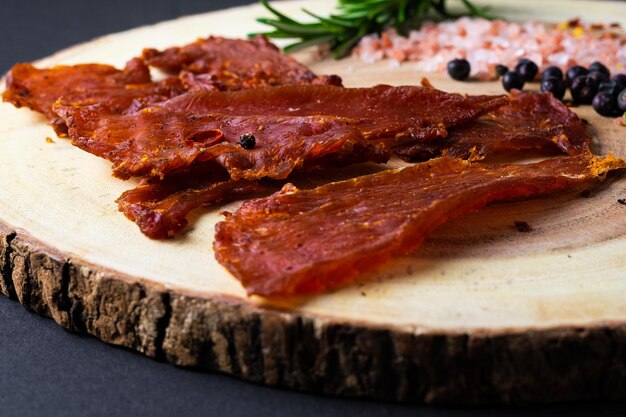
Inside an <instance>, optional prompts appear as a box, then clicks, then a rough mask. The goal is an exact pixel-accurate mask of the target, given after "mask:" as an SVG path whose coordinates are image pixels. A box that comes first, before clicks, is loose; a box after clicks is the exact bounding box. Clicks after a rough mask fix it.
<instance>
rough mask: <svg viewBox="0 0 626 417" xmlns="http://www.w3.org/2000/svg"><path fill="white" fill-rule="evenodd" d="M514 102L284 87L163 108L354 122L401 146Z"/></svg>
mask: <svg viewBox="0 0 626 417" xmlns="http://www.w3.org/2000/svg"><path fill="white" fill-rule="evenodd" d="M507 102H508V98H507V97H506V96H463V95H460V94H449V93H446V92H443V91H439V90H436V89H434V88H431V87H418V86H402V87H392V86H388V85H378V86H375V87H369V88H340V87H335V86H328V85H325V86H311V85H299V86H284V87H273V88H257V89H252V90H241V91H228V92H220V91H201V90H194V91H190V92H188V93H186V94H183V95H180V96H178V97H175V98H173V99H172V100H168V101H167V102H164V103H161V104H160V105H161V106H164V107H169V108H172V109H177V110H186V111H189V112H192V113H196V114H206V113H220V114H236V115H256V114H264V115H277V116H287V115H289V116H314V115H322V116H332V117H340V118H347V119H350V120H352V121H353V124H354V125H355V126H356V127H358V129H359V130H360V131H361V133H362V134H363V135H364V136H365V138H366V139H368V140H383V139H388V140H389V141H390V142H391V143H392V144H394V145H397V144H400V143H405V142H407V141H428V140H433V139H436V138H443V137H446V136H447V135H448V129H450V128H454V127H457V126H462V125H464V124H467V123H469V122H471V121H472V120H474V119H476V118H478V117H479V116H481V115H483V114H485V113H488V112H490V111H492V110H494V109H496V108H498V107H500V106H502V105H504V104H505V103H507Z"/></svg>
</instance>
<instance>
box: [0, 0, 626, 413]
mask: <svg viewBox="0 0 626 417" xmlns="http://www.w3.org/2000/svg"><path fill="white" fill-rule="evenodd" d="M250 2H251V1H250V0H238V1H215V0H178V1H176V0H162V1H157V0H155V1H124V0H108V1H99V2H95V1H88V0H63V1H54V0H49V1H42V0H0V72H2V73H4V72H6V71H7V70H8V69H9V68H10V67H11V65H13V64H14V63H15V62H18V61H32V60H35V59H38V58H41V57H44V56H47V55H49V54H51V53H53V52H55V51H57V50H59V49H62V48H66V47H68V46H71V45H73V44H75V43H79V42H84V41H87V40H89V39H91V38H93V37H96V36H100V35H104V34H107V33H111V32H116V31H120V30H125V29H130V28H132V27H135V26H138V25H144V24H149V23H154V22H158V21H161V20H167V19H172V18H175V17H178V16H181V15H186V14H193V13H200V12H206V11H210V10H216V9H220V8H225V7H230V6H236V5H241V4H247V3H250ZM209 30H210V28H207V32H208V31H209ZM0 198H2V194H1V190H0ZM56 415H59V416H64V415H67V416H116V415H129V416H130V415H137V416H178V415H180V416H196V415H198V416H199V415H223V416H290V417H291V416H293V417H305V416H316V417H323V416H348V415H356V416H425V417H428V416H433V417H434V416H448V417H455V416H459V417H461V416H499V415H505V416H556V415H563V416H566V415H567V416H582V415H615V416H618V415H621V416H626V404H599V403H591V404H589V403H587V404H565V405H552V406H546V407H532V408H521V409H520V408H517V409H501V408H500V409H493V408H483V409H476V408H474V409H458V408H441V407H430V406H420V405H399V404H388V403H375V402H370V401H360V400H346V399H337V398H325V397H319V396H313V395H308V394H301V393H296V392H291V391H285V390H278V389H272V388H266V387H261V386H256V385H252V384H249V383H246V382H242V381H239V380H236V379H234V378H231V377H229V376H225V375H220V374H209V373H200V372H196V371H193V370H188V369H181V368H177V367H174V366H172V365H169V364H166V363H160V362H156V361H153V360H150V359H147V358H145V357H143V356H142V355H140V354H138V353H134V352H131V351H128V350H125V349H120V348H117V347H113V346H109V345H106V344H104V343H102V342H100V341H98V340H96V339H94V338H91V337H84V336H77V335H75V334H70V333H68V332H66V331H64V330H63V329H62V328H60V327H59V326H58V325H56V324H55V323H54V322H52V320H49V319H45V318H41V317H39V316H36V315H34V314H32V313H30V312H28V311H26V310H25V309H24V308H22V307H21V306H20V305H19V304H18V303H17V302H15V301H11V300H8V299H6V298H4V297H1V296H0V416H2V417H5V416H7V417H8V416H25V417H26V416H56Z"/></svg>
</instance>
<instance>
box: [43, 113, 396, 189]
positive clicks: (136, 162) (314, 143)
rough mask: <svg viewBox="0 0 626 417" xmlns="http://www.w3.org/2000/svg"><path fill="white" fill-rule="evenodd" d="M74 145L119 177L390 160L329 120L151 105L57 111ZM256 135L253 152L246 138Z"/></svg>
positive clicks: (263, 173)
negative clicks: (215, 166)
mask: <svg viewBox="0 0 626 417" xmlns="http://www.w3.org/2000/svg"><path fill="white" fill-rule="evenodd" d="M55 109H56V111H57V113H58V114H59V115H60V116H61V117H62V118H63V120H64V121H65V122H66V123H67V125H68V127H69V136H70V138H72V143H73V144H74V145H76V146H78V147H80V148H81V149H83V150H85V151H87V152H90V153H92V154H94V155H97V156H100V157H102V158H106V159H108V160H109V161H111V162H113V174H114V175H115V176H117V177H119V178H123V179H127V178H130V177H132V176H136V177H141V176H153V177H164V176H166V175H168V174H170V173H172V172H175V171H177V170H180V169H185V168H188V167H190V166H193V165H196V164H198V163H201V162H206V161H209V160H215V161H216V162H217V163H219V164H220V165H222V166H223V167H224V168H226V170H227V171H228V172H229V173H230V175H231V177H232V178H233V179H235V180H236V179H242V178H243V179H259V178H264V177H270V178H276V179H280V178H285V177H286V176H287V175H289V174H290V173H291V172H292V171H293V170H294V169H298V168H301V167H306V166H309V165H314V164H315V163H316V162H320V161H325V160H327V159H328V158H330V157H332V158H334V159H336V160H341V161H343V162H344V163H348V162H350V163H354V162H364V161H376V162H384V161H386V160H387V158H388V154H387V153H386V152H384V151H383V150H381V149H379V148H378V147H376V146H374V145H372V144H370V143H368V142H367V141H366V140H365V139H364V138H363V136H362V135H361V134H360V132H359V131H358V130H357V129H356V128H355V127H353V126H352V125H351V124H350V123H349V121H346V120H342V119H339V118H335V117H322V116H304V117H293V116H272V115H268V116H226V115H219V114H206V113H205V114H196V113H189V112H184V111H177V110H172V109H170V108H167V107H159V106H155V107H148V108H145V109H142V110H139V111H136V112H134V113H132V114H122V115H120V114H116V113H114V112H112V111H110V110H109V109H108V108H107V107H106V106H101V105H94V106H85V107H83V106H65V105H62V104H59V105H57V106H56V107H55ZM244 134H251V135H253V136H254V138H255V142H256V144H255V146H254V148H253V149H244V148H243V147H242V146H241V144H240V138H241V136H242V135H244Z"/></svg>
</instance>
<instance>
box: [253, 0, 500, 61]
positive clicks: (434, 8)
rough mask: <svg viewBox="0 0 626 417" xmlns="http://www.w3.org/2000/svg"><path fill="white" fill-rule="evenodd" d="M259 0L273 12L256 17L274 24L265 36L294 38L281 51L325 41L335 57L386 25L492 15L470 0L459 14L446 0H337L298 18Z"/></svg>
mask: <svg viewBox="0 0 626 417" xmlns="http://www.w3.org/2000/svg"><path fill="white" fill-rule="evenodd" d="M260 2H261V4H263V6H265V8H266V9H267V10H269V11H270V12H271V13H272V14H273V15H274V18H264V17H260V18H258V19H257V21H259V22H261V23H264V24H266V25H269V26H272V27H273V28H274V29H273V30H272V31H270V32H265V33H263V34H264V35H265V36H267V37H269V38H283V39H298V40H297V41H296V42H295V43H292V44H290V45H288V46H287V47H286V48H285V52H293V51H296V50H298V49H302V48H305V47H309V46H313V45H320V44H329V45H330V49H331V50H332V51H333V56H334V57H335V58H342V57H344V56H346V55H348V54H349V53H350V51H351V50H352V48H353V47H354V46H355V45H356V44H357V42H358V41H359V39H361V38H362V37H363V36H365V35H367V34H369V33H380V32H382V31H383V30H385V29H386V28H389V27H395V28H396V29H398V30H399V31H401V32H403V31H404V30H405V29H407V28H409V27H417V26H419V24H420V23H421V22H422V21H424V20H426V19H449V18H457V17H460V16H478V17H484V18H487V19H492V18H494V16H492V15H491V14H489V12H488V10H486V9H485V8H482V7H478V6H476V5H474V4H473V3H472V2H471V1H470V0H461V2H462V4H463V6H465V8H466V10H467V12H466V13H463V14H460V15H455V14H453V13H450V12H449V11H448V9H447V7H446V0H338V4H337V12H336V13H335V14H331V15H330V16H327V17H324V16H319V15H317V14H315V13H312V12H310V11H309V10H306V9H303V11H304V12H305V13H306V14H308V15H309V16H311V17H312V18H313V19H314V20H313V21H312V22H299V21H297V20H295V19H292V18H290V17H289V16H286V15H285V14H283V13H281V12H280V11H278V10H276V9H275V8H274V7H273V6H271V5H270V4H269V3H268V2H267V0H260ZM251 35H255V34H251Z"/></svg>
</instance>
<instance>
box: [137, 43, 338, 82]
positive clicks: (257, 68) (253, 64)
mask: <svg viewBox="0 0 626 417" xmlns="http://www.w3.org/2000/svg"><path fill="white" fill-rule="evenodd" d="M143 58H144V59H145V60H146V62H147V63H148V65H150V66H153V67H156V68H159V69H162V70H164V71H166V72H169V73H178V72H180V71H181V70H185V71H189V72H192V73H195V74H207V75H210V76H213V77H214V81H215V83H216V84H218V85H219V86H220V89H225V90H240V89H244V88H258V87H270V86H276V85H291V84H294V85H296V84H332V85H341V78H339V77H337V76H333V75H331V76H326V75H323V76H317V75H315V74H314V73H313V72H312V71H311V70H310V69H308V68H307V67H305V66H304V65H302V64H301V63H299V62H298V61H296V60H295V59H294V58H292V57H290V56H288V55H285V54H283V53H281V52H280V50H279V49H278V48H277V47H276V46H275V45H274V44H273V43H271V42H270V41H268V40H267V38H265V37H263V36H256V37H254V38H252V39H245V40H244V39H227V38H222V37H217V36H210V37H208V38H206V39H199V40H197V41H196V42H193V43H190V44H188V45H185V46H176V47H172V48H168V49H165V50H163V51H157V50H156V49H144V51H143Z"/></svg>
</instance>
